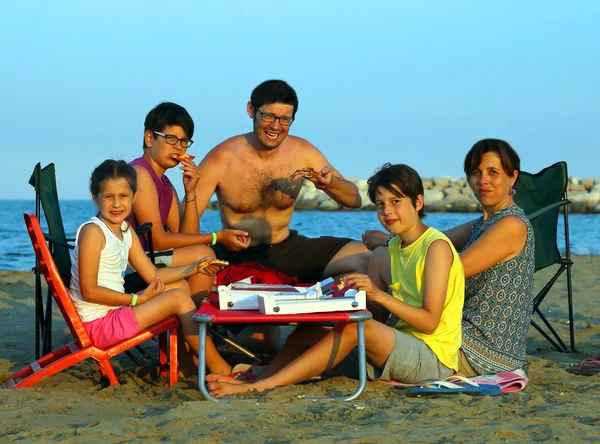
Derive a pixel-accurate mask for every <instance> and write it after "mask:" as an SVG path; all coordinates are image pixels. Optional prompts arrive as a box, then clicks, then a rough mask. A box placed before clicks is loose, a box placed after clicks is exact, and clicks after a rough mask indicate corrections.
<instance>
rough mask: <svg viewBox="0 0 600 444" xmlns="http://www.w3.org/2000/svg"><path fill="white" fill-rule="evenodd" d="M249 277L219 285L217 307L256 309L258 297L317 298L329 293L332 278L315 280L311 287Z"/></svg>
mask: <svg viewBox="0 0 600 444" xmlns="http://www.w3.org/2000/svg"><path fill="white" fill-rule="evenodd" d="M250 279H251V278H246V279H243V280H241V281H238V282H234V283H232V284H229V285H227V286H225V285H220V286H219V288H218V292H219V309H221V310H258V309H259V305H258V297H259V296H271V297H279V298H283V299H290V298H296V299H305V298H306V297H311V298H317V297H321V296H323V295H324V294H328V293H331V291H332V288H333V282H334V281H333V279H331V278H328V279H325V280H324V281H321V282H317V283H316V284H315V285H313V286H312V287H293V286H291V285H282V284H252V283H250Z"/></svg>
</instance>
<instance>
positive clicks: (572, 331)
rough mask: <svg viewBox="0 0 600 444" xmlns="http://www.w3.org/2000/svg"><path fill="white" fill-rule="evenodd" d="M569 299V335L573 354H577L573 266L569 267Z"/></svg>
mask: <svg viewBox="0 0 600 444" xmlns="http://www.w3.org/2000/svg"><path fill="white" fill-rule="evenodd" d="M567 297H568V300H569V333H570V335H571V338H570V339H571V352H572V353H575V352H576V351H577V350H575V321H574V320H573V287H572V282H571V265H567Z"/></svg>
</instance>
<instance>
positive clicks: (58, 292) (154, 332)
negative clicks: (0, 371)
mask: <svg viewBox="0 0 600 444" xmlns="http://www.w3.org/2000/svg"><path fill="white" fill-rule="evenodd" d="M24 218H25V224H26V225H27V231H28V232H29V236H30V237H31V243H32V245H33V249H34V250H35V255H36V258H37V261H38V265H39V267H40V269H41V270H42V273H43V275H44V277H45V278H46V283H47V284H48V289H49V290H50V292H51V293H52V296H53V297H54V300H55V302H56V305H57V306H58V308H60V311H61V313H62V315H63V317H64V319H65V322H66V323H67V325H68V326H69V329H70V330H71V334H72V335H73V338H74V339H75V341H74V342H72V343H70V344H68V345H65V346H63V347H61V348H59V349H58V350H55V351H52V352H50V353H48V354H47V355H45V356H42V357H41V358H40V359H38V360H37V361H35V362H33V363H31V364H29V365H28V366H26V367H25V368H23V369H21V370H19V371H18V372H16V373H15V374H13V375H12V376H11V377H10V378H8V379H7V380H6V381H4V383H5V384H6V386H7V387H8V388H19V387H32V386H34V385H35V384H37V383H38V382H39V381H40V380H41V379H42V378H43V377H46V376H52V375H55V374H56V373H58V372H60V371H62V370H64V369H66V368H68V367H71V366H72V365H75V364H77V363H79V362H81V361H83V360H85V359H87V358H92V359H93V360H95V361H96V362H97V363H98V365H99V366H100V371H101V372H102V374H103V375H104V376H106V377H107V378H108V380H109V382H110V385H115V384H118V383H119V380H118V379H117V377H116V375H115V372H114V370H113V367H112V365H111V363H110V361H109V359H110V358H112V357H114V356H116V355H118V354H119V353H122V352H124V351H126V350H129V349H130V348H132V347H135V346H136V345H138V344H140V343H142V342H144V341H147V340H148V339H151V338H153V337H154V336H158V337H159V362H160V367H159V374H160V376H166V375H167V374H168V375H169V385H170V386H173V384H174V383H175V382H177V326H178V325H179V319H178V318H177V317H176V316H170V317H168V318H167V319H165V320H164V321H161V322H159V323H157V324H154V325H153V326H151V327H149V328H147V329H145V330H143V331H141V332H140V333H138V334H137V335H136V336H134V337H133V338H130V339H127V340H125V341H123V342H120V343H118V344H115V345H113V346H112V347H110V348H107V349H101V348H98V347H96V346H94V344H93V343H92V341H91V339H90V337H89V336H88V334H87V332H86V330H85V327H84V326H83V321H82V320H81V318H80V317H79V313H78V312H77V309H76V308H75V305H74V304H73V300H72V299H71V296H70V295H69V293H68V291H67V288H66V287H65V284H64V282H63V280H62V278H61V277H60V274H59V272H58V269H57V268H56V264H55V262H54V259H53V258H52V254H51V253H50V249H49V248H48V245H47V244H46V240H45V238H44V234H43V232H42V229H41V227H40V223H39V221H38V219H37V217H35V216H34V215H33V214H30V213H25V214H24ZM167 332H168V334H169V353H168V356H167Z"/></svg>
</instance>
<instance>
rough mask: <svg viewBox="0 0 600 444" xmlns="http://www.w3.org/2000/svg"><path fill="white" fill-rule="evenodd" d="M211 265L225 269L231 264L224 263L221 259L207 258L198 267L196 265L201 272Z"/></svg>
mask: <svg viewBox="0 0 600 444" xmlns="http://www.w3.org/2000/svg"><path fill="white" fill-rule="evenodd" d="M211 265H217V266H219V267H220V268H225V267H226V266H228V265H229V262H227V261H222V260H221V259H211V258H209V257H207V258H206V259H203V260H202V261H200V263H199V264H198V265H196V270H197V271H200V270H203V269H205V268H207V267H209V266H211Z"/></svg>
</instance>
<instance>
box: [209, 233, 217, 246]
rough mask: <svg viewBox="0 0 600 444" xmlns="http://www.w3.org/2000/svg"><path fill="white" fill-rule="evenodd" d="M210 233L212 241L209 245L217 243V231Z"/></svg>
mask: <svg viewBox="0 0 600 444" xmlns="http://www.w3.org/2000/svg"><path fill="white" fill-rule="evenodd" d="M210 234H212V242H211V245H216V243H217V233H216V232H214V231H213V232H212V233H210Z"/></svg>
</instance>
